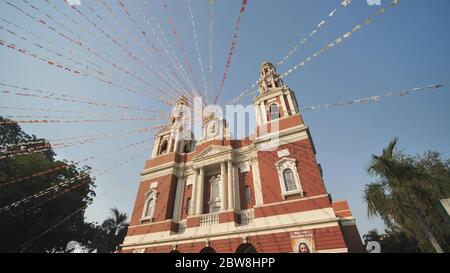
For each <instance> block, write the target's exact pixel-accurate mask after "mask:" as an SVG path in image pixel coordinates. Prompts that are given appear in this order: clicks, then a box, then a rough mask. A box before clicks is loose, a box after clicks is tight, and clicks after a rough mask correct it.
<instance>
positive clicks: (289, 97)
mask: <svg viewBox="0 0 450 273" xmlns="http://www.w3.org/2000/svg"><path fill="white" fill-rule="evenodd" d="M287 99H288V103H289V108H291V113H292V115H295V114H296V113H297V110H296V108H295V106H294V103H293V102H292V97H291V94H288V95H287Z"/></svg>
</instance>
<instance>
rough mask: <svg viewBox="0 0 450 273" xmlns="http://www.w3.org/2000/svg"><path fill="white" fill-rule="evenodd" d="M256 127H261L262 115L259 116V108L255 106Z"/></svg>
mask: <svg viewBox="0 0 450 273" xmlns="http://www.w3.org/2000/svg"><path fill="white" fill-rule="evenodd" d="M255 114H256V125H258V126H261V115H260V114H259V108H258V106H256V105H255Z"/></svg>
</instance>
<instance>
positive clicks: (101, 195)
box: [14, 151, 147, 251]
mask: <svg viewBox="0 0 450 273" xmlns="http://www.w3.org/2000/svg"><path fill="white" fill-rule="evenodd" d="M146 152H147V151H144V152H141V153H139V154H135V155H133V156H131V157H129V158H128V159H126V160H124V161H122V162H120V163H119V164H116V165H115V166H114V167H113V168H110V169H107V170H104V171H102V172H101V174H100V175H105V174H108V173H110V172H112V171H114V170H116V169H117V168H119V167H121V166H123V165H126V164H127V163H129V162H131V161H133V160H135V159H137V158H139V157H140V156H142V155H144V154H145V153H146ZM97 176H99V175H97ZM116 184H117V183H116ZM112 189H113V187H111V188H109V189H108V190H106V191H104V192H102V193H101V194H99V195H98V196H96V198H97V200H98V199H100V198H103V197H105V196H106V195H107V194H108V193H109V192H111V190H112ZM88 206H89V204H86V205H84V206H82V207H81V208H79V209H77V210H75V211H74V212H73V213H72V214H70V215H68V216H66V217H64V218H63V219H61V220H60V221H59V222H57V223H56V224H54V225H52V226H50V227H49V228H48V229H46V230H45V231H43V232H41V233H40V234H38V235H36V236H35V237H33V238H32V239H30V240H28V241H27V242H25V243H23V244H22V245H20V246H19V247H17V248H16V249H14V251H17V250H20V249H21V248H23V247H25V246H27V245H29V244H31V243H33V242H34V241H36V240H38V239H40V238H42V237H43V236H45V235H46V234H48V233H50V232H52V231H53V230H55V229H56V228H58V227H59V226H60V225H62V224H64V223H65V222H66V221H69V220H70V219H72V218H73V217H75V216H76V215H78V214H79V213H81V212H83V211H84V210H85V209H86V208H87V207H88Z"/></svg>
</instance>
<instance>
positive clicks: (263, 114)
mask: <svg viewBox="0 0 450 273" xmlns="http://www.w3.org/2000/svg"><path fill="white" fill-rule="evenodd" d="M259 109H260V111H261V117H262V119H261V120H262V124H263V125H264V124H267V112H266V106H265V105H264V102H261V104H260V105H259Z"/></svg>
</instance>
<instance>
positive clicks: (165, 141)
mask: <svg viewBox="0 0 450 273" xmlns="http://www.w3.org/2000/svg"><path fill="white" fill-rule="evenodd" d="M166 152H167V140H164V141H163V143H162V144H161V146H160V149H159V154H160V155H162V154H165V153H166Z"/></svg>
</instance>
